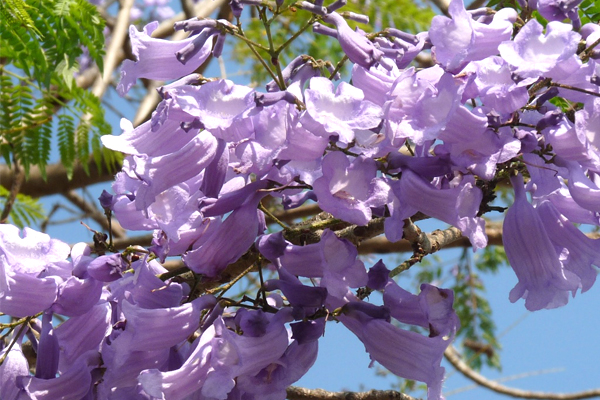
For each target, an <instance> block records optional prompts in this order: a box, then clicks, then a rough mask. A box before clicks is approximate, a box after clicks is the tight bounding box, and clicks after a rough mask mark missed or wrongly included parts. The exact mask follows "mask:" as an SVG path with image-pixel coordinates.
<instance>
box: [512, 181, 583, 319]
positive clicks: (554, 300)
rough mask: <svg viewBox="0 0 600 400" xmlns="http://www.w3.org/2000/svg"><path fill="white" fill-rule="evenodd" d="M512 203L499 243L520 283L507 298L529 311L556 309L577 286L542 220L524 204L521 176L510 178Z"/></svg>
mask: <svg viewBox="0 0 600 400" xmlns="http://www.w3.org/2000/svg"><path fill="white" fill-rule="evenodd" d="M511 182H512V184H513V188H514V190H515V202H514V203H513V205H512V206H511V207H510V208H509V209H508V211H507V212H506V217H505V219H504V225H503V235H502V241H503V243H504V250H505V251H506V256H507V258H508V261H509V262H510V265H511V267H512V268H513V270H514V271H515V273H516V274H517V278H519V282H518V283H517V285H516V286H515V287H514V288H513V289H512V290H511V291H510V296H509V299H510V301H511V302H513V303H514V302H515V301H517V300H518V299H520V298H524V299H525V307H526V308H527V309H528V310H530V311H536V310H541V309H543V308H556V307H560V306H563V305H565V304H566V303H567V302H568V301H569V292H572V293H573V294H574V293H575V291H576V290H577V288H578V287H579V285H580V279H579V277H578V276H577V275H575V274H574V273H573V272H571V271H568V270H565V269H564V266H563V265H562V262H561V260H560V259H559V254H557V252H556V248H555V246H554V245H553V243H552V242H551V241H550V238H549V237H548V233H547V232H546V229H545V227H544V223H543V221H542V218H550V217H549V216H540V215H539V214H538V212H536V210H535V209H534V208H533V206H532V205H531V204H530V203H529V202H528V201H527V197H526V194H525V189H524V187H523V178H522V177H521V175H517V176H516V177H513V178H511Z"/></svg>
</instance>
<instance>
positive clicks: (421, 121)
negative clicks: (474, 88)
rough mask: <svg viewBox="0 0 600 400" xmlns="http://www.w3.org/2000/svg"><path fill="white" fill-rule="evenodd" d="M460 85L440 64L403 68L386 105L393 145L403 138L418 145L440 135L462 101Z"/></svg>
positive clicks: (386, 122) (389, 134) (398, 144)
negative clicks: (424, 67) (421, 68)
mask: <svg viewBox="0 0 600 400" xmlns="http://www.w3.org/2000/svg"><path fill="white" fill-rule="evenodd" d="M461 91H462V89H461V87H460V86H459V85H457V84H456V82H455V79H454V77H453V76H452V74H449V73H446V72H444V71H443V70H442V69H441V68H440V67H432V68H428V69H425V70H422V71H419V72H415V70H414V69H413V68H410V69H408V70H406V71H404V72H403V73H402V74H401V75H400V76H399V77H398V78H397V79H396V81H395V82H394V86H393V88H392V90H391V93H389V98H390V100H389V101H387V102H386V103H385V105H384V117H385V125H386V129H387V135H388V138H389V140H390V142H391V143H392V145H394V146H400V145H401V144H402V142H403V140H404V139H410V140H412V141H414V142H415V143H416V144H417V145H422V144H423V143H424V142H425V141H426V140H432V139H435V138H437V135H438V134H439V132H440V130H441V129H443V128H444V126H445V125H446V123H447V122H448V119H449V118H450V116H451V115H452V113H453V112H454V111H455V110H456V108H457V107H458V106H459V105H460V101H461Z"/></svg>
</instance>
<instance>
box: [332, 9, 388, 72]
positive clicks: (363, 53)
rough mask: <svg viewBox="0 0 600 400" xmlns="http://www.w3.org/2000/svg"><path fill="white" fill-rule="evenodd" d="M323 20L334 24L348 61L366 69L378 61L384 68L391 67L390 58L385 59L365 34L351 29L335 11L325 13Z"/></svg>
mask: <svg viewBox="0 0 600 400" xmlns="http://www.w3.org/2000/svg"><path fill="white" fill-rule="evenodd" d="M323 21H325V22H327V23H330V24H334V25H335V28H336V30H337V39H338V41H339V42H340V45H341V46H342V50H343V51H344V53H346V55H347V56H348V58H349V59H350V61H352V62H353V63H355V64H359V65H361V66H363V67H364V68H367V69H368V68H370V67H371V66H373V65H375V64H376V63H378V62H379V63H381V65H383V66H384V67H385V68H388V69H391V68H392V65H393V63H392V62H391V60H386V59H385V57H384V54H383V52H382V51H381V50H379V49H377V48H376V47H375V46H374V44H373V43H372V42H371V41H370V40H369V39H367V38H366V36H364V35H363V34H361V33H359V32H357V31H353V30H352V29H351V28H350V27H349V26H348V23H347V22H346V20H345V19H344V18H343V17H342V16H341V15H340V14H338V13H336V12H332V13H330V14H327V15H326V16H325V17H324V18H323Z"/></svg>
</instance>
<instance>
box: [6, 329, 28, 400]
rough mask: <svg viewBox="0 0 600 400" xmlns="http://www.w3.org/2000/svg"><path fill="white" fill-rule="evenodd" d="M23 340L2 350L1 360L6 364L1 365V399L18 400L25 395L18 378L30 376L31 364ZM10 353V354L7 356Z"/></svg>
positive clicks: (20, 339)
mask: <svg viewBox="0 0 600 400" xmlns="http://www.w3.org/2000/svg"><path fill="white" fill-rule="evenodd" d="M21 342H22V338H18V340H17V341H16V343H15V345H14V346H12V347H11V348H10V351H9V348H8V347H4V348H3V349H2V350H0V358H2V357H5V358H4V362H3V363H2V364H0V398H1V399H6V400H18V399H20V398H22V397H21V394H23V391H22V389H21V387H20V385H18V384H17V378H19V377H22V376H28V375H29V364H28V363H27V359H26V358H25V355H23V350H22V348H21ZM7 352H8V354H7Z"/></svg>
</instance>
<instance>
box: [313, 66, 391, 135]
mask: <svg viewBox="0 0 600 400" xmlns="http://www.w3.org/2000/svg"><path fill="white" fill-rule="evenodd" d="M304 97H305V103H306V113H305V114H304V116H303V117H302V119H301V123H302V125H303V126H304V127H305V128H306V129H308V130H309V131H312V132H313V133H314V134H316V135H319V136H323V137H329V136H332V135H333V136H338V140H339V141H340V142H342V143H350V142H351V141H352V140H353V139H354V129H370V128H375V127H376V126H377V125H379V123H380V121H381V116H382V112H381V109H380V108H379V107H378V106H376V105H375V104H373V103H371V102H370V101H366V100H364V95H363V93H362V91H361V90H360V89H357V88H355V87H353V86H352V85H349V84H347V83H346V82H340V84H339V85H338V87H337V88H336V89H335V92H334V87H333V83H332V82H331V81H330V80H329V79H326V78H321V77H317V78H312V79H311V80H310V87H309V89H306V90H305V92H304Z"/></svg>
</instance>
